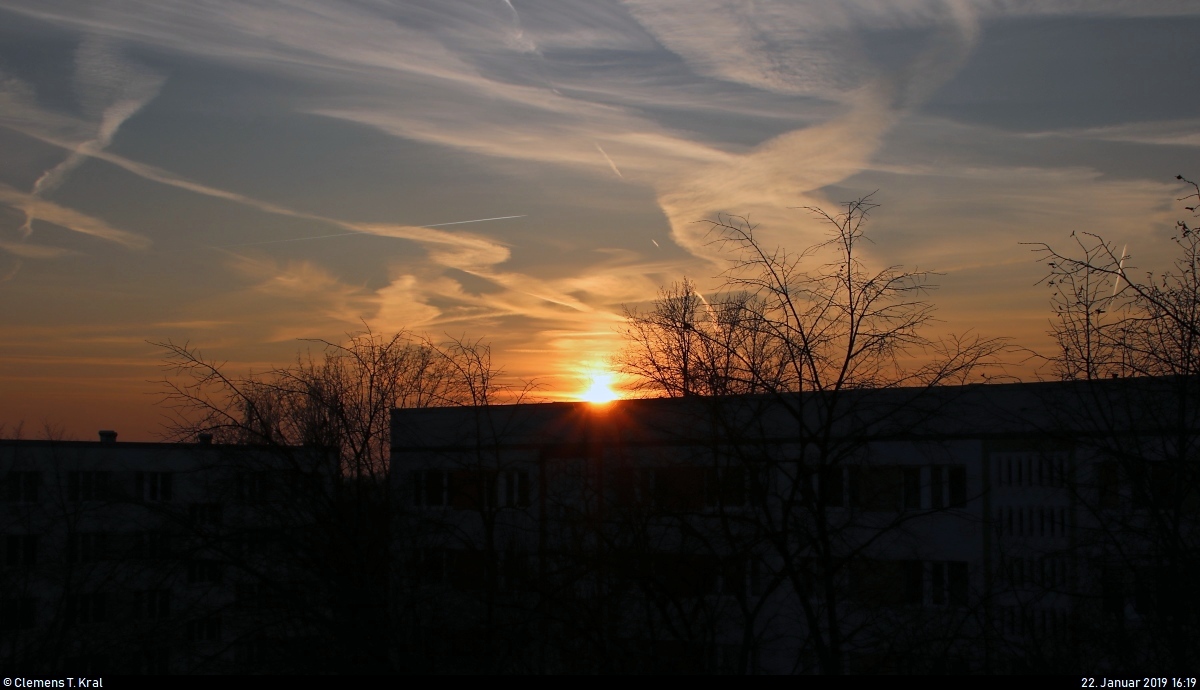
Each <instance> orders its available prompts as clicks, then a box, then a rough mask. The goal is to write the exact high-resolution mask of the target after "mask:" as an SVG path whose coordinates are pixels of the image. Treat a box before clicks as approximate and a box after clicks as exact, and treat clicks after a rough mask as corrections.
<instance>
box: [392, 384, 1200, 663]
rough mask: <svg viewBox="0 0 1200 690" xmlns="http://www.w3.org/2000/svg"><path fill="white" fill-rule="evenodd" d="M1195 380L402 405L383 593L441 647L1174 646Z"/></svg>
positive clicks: (608, 658)
mask: <svg viewBox="0 0 1200 690" xmlns="http://www.w3.org/2000/svg"><path fill="white" fill-rule="evenodd" d="M1188 383H1189V382H1187V381H1182V380H1165V379H1154V380H1140V381H1139V380H1125V381H1101V382H1082V383H1046V384H1005V385H986V386H984V385H976V386H965V387H945V388H934V389H894V390H876V391H849V392H844V393H841V394H839V395H836V396H834V395H821V394H810V395H787V396H749V397H739V398H728V399H705V398H676V399H648V400H627V401H617V402H613V403H609V404H607V405H592V404H588V403H578V404H576V403H551V404H534V405H517V406H506V407H492V408H445V409H427V410H396V411H395V412H394V413H393V432H392V433H393V436H392V438H393V455H392V468H391V470H392V471H391V482H392V485H393V490H394V494H395V496H396V498H397V500H398V502H399V504H400V508H399V510H398V511H397V514H396V523H395V524H396V527H395V529H394V535H395V540H394V554H395V555H394V558H395V563H396V567H395V568H394V573H395V574H394V586H393V592H394V593H395V595H396V596H395V599H394V601H393V604H394V605H396V606H397V607H399V608H398V610H402V611H403V614H402V615H400V618H402V619H403V620H404V625H405V626H406V627H405V630H407V638H406V643H407V644H408V645H409V647H408V648H409V649H411V650H419V651H420V655H421V658H423V659H425V660H426V661H427V662H428V664H429V668H430V669H431V670H456V669H458V670H462V669H467V668H475V669H478V670H491V671H525V672H529V671H545V670H549V671H560V670H561V671H617V672H619V671H648V670H653V671H677V670H684V671H691V672H730V673H748V672H763V673H797V672H799V673H809V672H812V673H829V672H854V673H877V672H885V673H933V672H957V673H1005V672H1020V671H1039V670H1040V671H1058V672H1074V670H1075V669H1077V668H1082V667H1084V666H1088V665H1091V666H1090V667H1094V668H1111V669H1117V668H1122V667H1124V665H1125V664H1127V663H1129V664H1132V663H1144V662H1146V661H1147V660H1150V659H1156V660H1159V661H1162V662H1163V663H1169V662H1172V660H1174V661H1180V660H1186V659H1188V658H1190V656H1189V655H1194V654H1195V652H1194V651H1188V650H1189V649H1194V648H1200V647H1194V648H1189V647H1187V645H1188V644H1189V642H1188V641H1190V642H1197V641H1200V640H1198V638H1197V636H1196V630H1197V619H1198V615H1200V607H1197V605H1196V602H1197V597H1196V595H1195V593H1194V592H1191V590H1190V589H1186V588H1184V587H1183V586H1182V585H1181V583H1180V582H1178V581H1177V580H1178V578H1179V576H1180V574H1181V573H1186V572H1188V570H1187V568H1189V567H1190V564H1191V563H1193V562H1194V561H1195V559H1196V557H1197V553H1198V551H1197V546H1198V545H1200V533H1198V532H1197V531H1196V528H1197V524H1198V522H1200V521H1197V520H1196V517H1197V511H1196V507H1197V505H1200V500H1198V499H1200V497H1198V496H1197V490H1198V489H1197V483H1198V479H1197V477H1196V474H1195V470H1196V467H1195V466H1196V461H1195V458H1196V457H1197V456H1196V455H1195V453H1194V452H1193V451H1195V450H1197V449H1196V448H1194V447H1193V446H1194V444H1195V443H1196V442H1197V440H1200V435H1198V434H1197V433H1196V432H1197V431H1198V430H1200V425H1196V424H1193V423H1192V422H1193V421H1194V418H1193V417H1192V416H1191V415H1193V414H1194V413H1193V412H1192V409H1191V408H1192V407H1193V406H1194V404H1193V403H1192V402H1191V401H1190V400H1189V399H1188V398H1187V396H1186V395H1185V394H1184V393H1181V388H1180V386H1181V385H1184V384H1188ZM1167 478H1170V479H1171V480H1172V481H1167ZM1164 520H1165V521H1168V522H1169V523H1170V525H1171V527H1163V526H1162V524H1161V523H1163V522H1164ZM1170 635H1175V636H1176V637H1177V638H1181V639H1182V641H1183V643H1182V644H1178V645H1176V648H1175V650H1174V651H1173V652H1169V653H1168V652H1164V651H1163V649H1162V648H1161V645H1160V644H1158V642H1156V640H1159V638H1165V637H1168V636H1170ZM1172 654H1174V656H1172Z"/></svg>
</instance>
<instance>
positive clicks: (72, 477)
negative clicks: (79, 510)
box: [67, 472, 110, 502]
mask: <svg viewBox="0 0 1200 690" xmlns="http://www.w3.org/2000/svg"><path fill="white" fill-rule="evenodd" d="M109 477H110V473H109V472H71V473H70V474H68V475H67V496H68V498H70V499H71V500H72V501H76V502H78V501H102V500H105V499H107V498H109V495H110V494H109V491H108V484H109Z"/></svg>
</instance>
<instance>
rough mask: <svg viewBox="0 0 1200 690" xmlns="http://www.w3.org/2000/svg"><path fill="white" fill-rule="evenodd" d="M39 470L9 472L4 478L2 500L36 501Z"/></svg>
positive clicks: (40, 476) (39, 480)
mask: <svg viewBox="0 0 1200 690" xmlns="http://www.w3.org/2000/svg"><path fill="white" fill-rule="evenodd" d="M41 483H42V475H41V473H40V472H9V473H8V476H7V477H5V479H4V485H3V486H4V494H3V495H4V500H6V501H8V502H9V503H37V500H38V487H39V486H40V485H41Z"/></svg>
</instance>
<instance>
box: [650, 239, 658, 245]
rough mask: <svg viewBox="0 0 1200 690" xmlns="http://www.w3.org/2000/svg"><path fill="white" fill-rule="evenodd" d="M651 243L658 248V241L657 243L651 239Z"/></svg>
mask: <svg viewBox="0 0 1200 690" xmlns="http://www.w3.org/2000/svg"><path fill="white" fill-rule="evenodd" d="M650 241H651V242H653V243H654V246H655V247H657V246H658V241H657V240H654V239H651V240H650Z"/></svg>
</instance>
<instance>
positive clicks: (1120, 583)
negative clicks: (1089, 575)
mask: <svg viewBox="0 0 1200 690" xmlns="http://www.w3.org/2000/svg"><path fill="white" fill-rule="evenodd" d="M1100 592H1101V607H1102V610H1103V611H1104V614H1105V615H1107V616H1111V617H1113V618H1124V616H1125V580H1124V578H1123V577H1122V574H1121V572H1120V571H1119V570H1118V569H1117V568H1116V567H1115V566H1105V567H1104V568H1103V570H1102V571H1101V575H1100Z"/></svg>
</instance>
